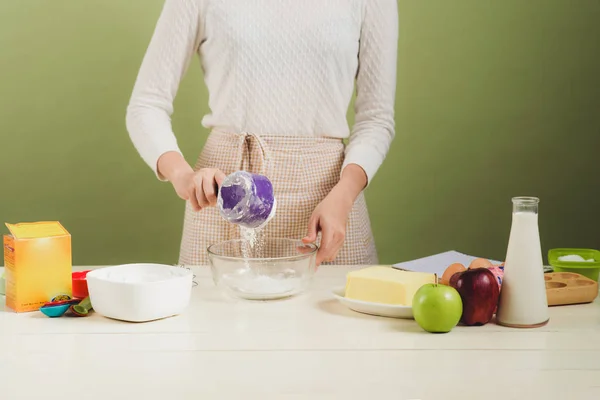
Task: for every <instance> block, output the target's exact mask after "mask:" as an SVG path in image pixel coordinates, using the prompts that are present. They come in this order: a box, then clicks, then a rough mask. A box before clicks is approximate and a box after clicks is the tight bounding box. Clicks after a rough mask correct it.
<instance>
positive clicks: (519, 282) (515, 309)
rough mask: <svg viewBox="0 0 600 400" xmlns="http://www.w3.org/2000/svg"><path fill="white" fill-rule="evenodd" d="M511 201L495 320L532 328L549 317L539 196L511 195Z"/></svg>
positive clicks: (541, 324) (500, 322) (543, 322)
mask: <svg viewBox="0 0 600 400" xmlns="http://www.w3.org/2000/svg"><path fill="white" fill-rule="evenodd" d="M512 202H513V213H512V226H511V230H510V237H509V241H508V250H507V252H506V260H505V262H504V278H503V280H502V289H501V290H500V300H499V303H498V311H497V313H496V322H497V323H498V324H500V325H504V326H510V327H515V328H535V327H539V326H543V325H545V324H546V323H547V322H548V320H549V316H548V299H547V297H546V282H545V280H544V264H543V259H542V248H541V243H540V232H539V228H538V204H539V199H538V198H535V197H515V198H513V199H512Z"/></svg>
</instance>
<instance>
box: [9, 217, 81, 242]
mask: <svg viewBox="0 0 600 400" xmlns="http://www.w3.org/2000/svg"><path fill="white" fill-rule="evenodd" d="M6 227H7V228H8V230H9V231H10V233H11V234H12V235H13V236H14V237H15V238H16V239H39V238H47V237H53V236H65V235H68V234H69V232H68V231H67V230H66V229H65V228H64V227H63V226H62V225H61V224H60V222H57V221H40V222H22V223H20V224H8V223H7V224H6Z"/></svg>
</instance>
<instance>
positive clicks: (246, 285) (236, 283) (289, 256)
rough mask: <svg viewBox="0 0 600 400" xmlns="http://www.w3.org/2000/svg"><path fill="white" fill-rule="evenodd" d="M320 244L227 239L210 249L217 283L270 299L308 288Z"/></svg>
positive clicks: (238, 294)
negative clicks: (253, 242) (253, 241)
mask: <svg viewBox="0 0 600 400" xmlns="http://www.w3.org/2000/svg"><path fill="white" fill-rule="evenodd" d="M316 254H317V246H316V245H314V244H305V243H303V242H302V241H300V240H294V239H277V238H271V239H263V240H260V241H258V242H257V243H255V244H254V245H252V242H251V241H249V240H245V239H235V240H228V241H224V242H221V243H217V244H214V245H212V246H210V247H209V248H208V258H209V260H210V265H211V270H212V277H213V281H214V282H215V285H216V286H217V287H219V288H220V289H222V290H224V291H225V292H227V293H229V294H232V295H234V296H236V297H241V298H244V299H250V300H269V299H279V298H284V297H290V296H294V295H296V294H299V293H301V292H303V291H304V290H306V288H307V287H308V285H309V284H310V282H311V280H312V277H313V275H314V273H315V271H316Z"/></svg>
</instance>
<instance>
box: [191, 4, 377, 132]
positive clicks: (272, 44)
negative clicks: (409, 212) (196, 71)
mask: <svg viewBox="0 0 600 400" xmlns="http://www.w3.org/2000/svg"><path fill="white" fill-rule="evenodd" d="M198 1H200V2H201V3H202V4H201V7H200V10H201V12H200V13H201V15H200V16H199V18H200V20H201V26H202V28H201V32H200V35H201V38H200V39H201V42H200V47H199V53H200V57H201V60H202V66H203V70H204V77H205V82H206V85H207V88H208V91H209V95H210V99H209V106H210V110H211V113H210V114H208V115H206V116H205V117H204V119H203V125H204V126H206V127H207V128H217V129H220V130H224V131H230V132H252V133H256V134H264V135H295V136H330V137H347V136H348V134H349V128H348V124H347V119H346V118H347V110H348V105H349V103H350V100H351V98H352V93H353V89H354V78H355V76H356V72H357V68H358V51H359V38H360V30H361V21H362V18H363V7H364V2H365V1H366V0H198Z"/></svg>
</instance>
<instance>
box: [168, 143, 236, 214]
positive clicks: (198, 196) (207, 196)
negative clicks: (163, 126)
mask: <svg viewBox="0 0 600 400" xmlns="http://www.w3.org/2000/svg"><path fill="white" fill-rule="evenodd" d="M158 170H159V173H160V175H162V176H164V177H165V178H166V179H167V180H168V181H169V182H171V184H172V185H173V188H174V189H175V192H176V193H177V195H178V196H179V197H180V198H182V199H183V200H186V201H189V202H190V204H191V205H192V208H193V209H194V210H195V211H200V210H202V209H203V208H206V207H213V206H216V205H217V191H218V188H219V187H220V186H221V184H222V183H223V180H224V179H225V174H224V173H223V172H221V171H220V170H219V169H216V168H202V169H200V170H198V171H194V170H193V169H192V167H190V165H189V164H188V163H187V162H186V161H185V160H184V159H183V157H182V156H181V155H180V154H178V153H175V152H169V153H165V154H164V155H163V156H161V157H160V158H159V160H158Z"/></svg>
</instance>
